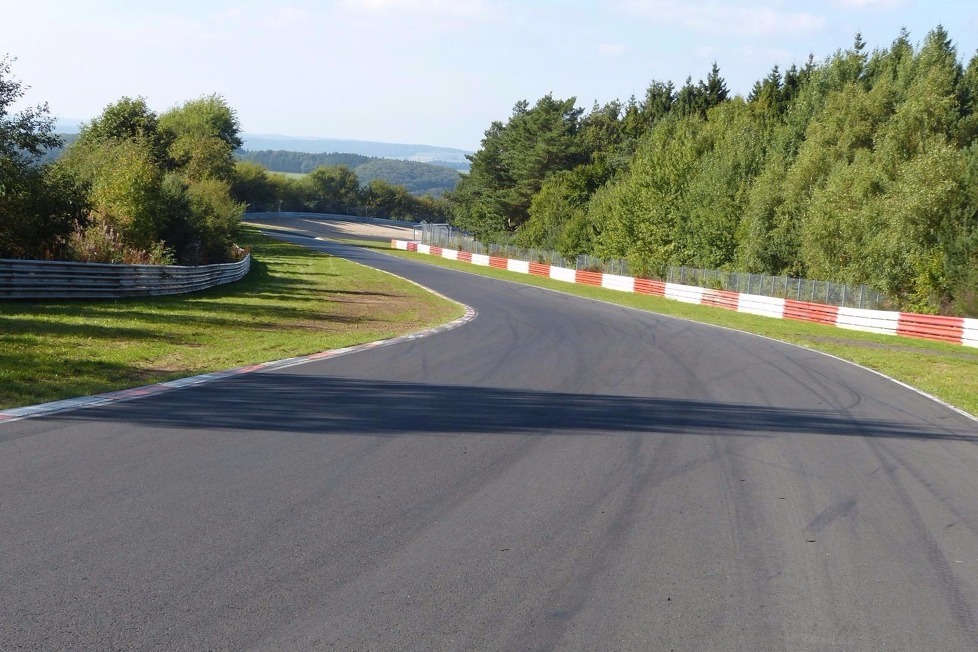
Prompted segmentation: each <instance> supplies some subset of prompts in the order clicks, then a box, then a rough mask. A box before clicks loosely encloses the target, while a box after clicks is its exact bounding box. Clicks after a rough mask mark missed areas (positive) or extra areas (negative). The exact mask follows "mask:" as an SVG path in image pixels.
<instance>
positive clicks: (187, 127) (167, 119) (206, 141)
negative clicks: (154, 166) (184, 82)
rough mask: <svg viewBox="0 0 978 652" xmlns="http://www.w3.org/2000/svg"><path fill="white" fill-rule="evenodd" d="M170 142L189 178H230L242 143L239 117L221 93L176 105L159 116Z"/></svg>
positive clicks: (170, 149)
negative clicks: (235, 155) (236, 151)
mask: <svg viewBox="0 0 978 652" xmlns="http://www.w3.org/2000/svg"><path fill="white" fill-rule="evenodd" d="M158 124H159V130H160V132H161V133H163V134H165V137H166V140H167V141H168V142H169V147H168V154H169V156H170V158H171V159H172V161H173V164H174V165H175V166H176V167H177V168H181V169H182V170H183V172H184V174H185V176H187V177H188V178H189V179H191V180H194V181H201V180H204V179H219V180H221V181H228V182H229V181H231V179H232V178H233V176H234V150H236V149H238V148H239V147H241V145H242V141H241V138H240V136H239V133H240V131H241V125H240V123H239V122H238V117H237V115H236V114H235V112H234V109H232V108H231V107H230V106H228V104H227V102H225V101H224V98H223V97H221V96H220V95H208V96H205V97H201V98H198V99H196V100H190V101H189V102H185V103H184V104H183V105H182V106H180V107H174V108H172V109H170V110H169V111H167V112H165V113H164V114H162V115H161V116H160V118H159V123H158Z"/></svg>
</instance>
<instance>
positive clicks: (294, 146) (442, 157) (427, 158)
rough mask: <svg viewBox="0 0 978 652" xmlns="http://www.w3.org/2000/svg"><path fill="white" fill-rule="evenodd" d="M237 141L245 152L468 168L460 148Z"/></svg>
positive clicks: (263, 138) (288, 139)
mask: <svg viewBox="0 0 978 652" xmlns="http://www.w3.org/2000/svg"><path fill="white" fill-rule="evenodd" d="M241 139H242V140H243V141H244V147H243V149H246V150H249V151H258V150H284V151H290V152H307V153H310V154H326V153H329V152H344V153H349V154H360V155H361V156H371V157H374V158H387V159H401V160H405V161H417V162H419V163H432V164H434V165H441V166H443V167H450V168H453V169H456V170H460V171H463V172H467V171H468V169H469V161H468V159H466V158H465V155H466V154H471V153H472V152H469V151H466V150H463V149H454V148H452V147H435V146H432V145H405V144H400V143H379V142H372V141H366V140H339V139H335V138H298V137H292V136H276V135H271V134H248V133H245V134H242V135H241Z"/></svg>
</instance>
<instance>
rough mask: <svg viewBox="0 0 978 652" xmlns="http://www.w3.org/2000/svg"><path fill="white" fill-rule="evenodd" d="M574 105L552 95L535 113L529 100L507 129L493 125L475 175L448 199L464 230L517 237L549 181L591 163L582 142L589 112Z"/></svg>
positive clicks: (474, 167)
mask: <svg viewBox="0 0 978 652" xmlns="http://www.w3.org/2000/svg"><path fill="white" fill-rule="evenodd" d="M574 103H575V99H574V98H570V99H568V100H558V99H554V97H553V96H552V95H546V96H544V97H543V98H541V99H540V100H538V101H537V103H536V104H535V105H534V106H533V107H532V108H531V107H530V106H529V103H528V102H526V101H525V100H523V101H520V102H517V103H516V105H515V106H514V108H513V114H512V116H511V117H510V119H509V121H508V122H507V123H506V124H505V125H503V124H502V123H500V122H494V123H493V124H492V126H490V128H489V129H488V130H487V131H486V133H485V138H483V140H482V148H481V149H480V150H479V151H478V152H476V153H475V154H474V155H472V156H471V157H469V160H470V161H471V162H472V169H471V172H470V173H469V174H468V175H465V176H463V177H462V180H461V181H460V182H459V185H458V187H457V189H456V190H455V191H454V192H452V193H449V194H448V195H447V198H448V199H449V201H451V203H452V204H453V206H454V210H455V215H456V221H457V223H458V224H459V225H460V226H462V227H463V228H466V229H470V230H472V231H474V232H476V233H479V234H481V235H484V236H491V235H492V234H498V233H501V232H509V233H512V232H514V231H515V230H516V229H517V228H519V226H520V225H521V224H523V223H524V222H526V220H527V219H529V210H530V203H531V201H532V199H533V196H534V195H535V194H536V193H537V192H539V190H540V188H541V186H542V185H543V183H544V181H546V179H547V178H548V177H550V176H551V175H552V174H555V173H557V172H559V171H561V170H569V169H572V168H573V167H575V166H576V165H579V164H581V163H585V162H586V161H587V156H586V154H585V152H584V149H583V147H582V143H581V142H580V139H579V138H578V131H579V129H580V119H581V115H582V113H583V109H579V108H575V106H574Z"/></svg>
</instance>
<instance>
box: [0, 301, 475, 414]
mask: <svg viewBox="0 0 978 652" xmlns="http://www.w3.org/2000/svg"><path fill="white" fill-rule="evenodd" d="M464 307H465V314H464V315H462V316H461V317H459V318H458V319H455V320H453V321H450V322H448V323H447V324H442V325H441V326H436V327H434V328H428V329H425V330H423V331H418V332H416V333H410V334H408V335H401V336H399V337H392V338H390V339H386V340H378V341H376V342H368V343H366V344H358V345H356V346H347V347H344V348H341V349H331V350H329V351H321V352H319V353H312V354H310V355H303V356H299V357H295V358H285V359H284V360H273V361H271V362H262V363H260V364H253V365H248V366H245V367H237V368H236V369H228V370H226V371H215V372H212V373H208V374H200V375H198V376H190V377H187V378H178V379H176V380H168V381H166V382H163V383H156V384H155V385H145V386H143V387H134V388H132V389H122V390H119V391H115V392H106V393H105V394H96V395H94V396H81V397H78V398H69V399H64V400H61V401H51V402H49V403H41V404H39V405H29V406H26V407H19V408H13V409H10V410H3V411H0V423H8V422H12V421H20V420H21V419H30V418H32V417H41V416H48V415H51V414H57V413H60V412H69V411H72V410H80V409H83V408H91V407H98V406H101V405H108V404H110V403H121V402H123V401H132V400H134V399H137V398H143V397H144V396H153V395H155V394H160V393H163V392H168V391H171V390H175V389H184V388H186V387H193V386H196V385H203V384H204V383H211V382H214V381H216V380H222V379H224V378H231V377H234V376H241V375H243V374H249V373H252V372H255V371H262V370H267V369H284V368H285V367H294V366H296V365H300V364H306V363H307V362H314V361H316V360H328V359H329V358H338V357H339V356H341V355H347V354H349V353H357V352H359V351H367V350H370V349H377V348H380V347H382V346H390V345H392V344H400V343H402V342H410V341H413V340H418V339H421V338H423V337H428V336H430V335H436V334H438V333H443V332H445V331H449V330H452V329H453V328H458V327H459V326H462V325H464V324H467V323H469V322H470V321H472V320H473V319H475V317H476V312H475V310H473V309H472V308H470V307H468V306H464Z"/></svg>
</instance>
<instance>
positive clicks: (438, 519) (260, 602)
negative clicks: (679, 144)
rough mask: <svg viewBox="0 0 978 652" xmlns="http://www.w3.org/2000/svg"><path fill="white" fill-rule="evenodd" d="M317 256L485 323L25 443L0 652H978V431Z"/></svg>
mask: <svg viewBox="0 0 978 652" xmlns="http://www.w3.org/2000/svg"><path fill="white" fill-rule="evenodd" d="M290 224H291V226H292V227H293V228H295V229H296V230H305V231H311V232H315V229H316V227H315V225H314V224H311V223H309V222H306V221H301V222H300V221H296V222H295V223H290ZM292 239H293V240H295V241H297V242H303V243H306V244H308V245H310V246H315V247H317V248H320V249H323V250H328V251H332V252H334V253H338V254H341V255H345V256H349V257H350V258H353V259H355V260H358V261H360V262H364V263H366V264H369V265H374V266H377V267H380V268H382V269H386V270H389V271H392V272H394V273H396V274H399V275H401V276H404V277H406V278H409V279H412V280H415V281H417V282H419V283H421V284H423V285H425V286H428V287H430V288H432V289H434V290H436V291H438V292H441V293H443V294H445V295H447V296H449V297H452V298H454V299H456V300H458V301H460V302H464V303H465V304H467V305H469V306H471V307H473V308H474V309H475V310H476V311H477V313H478V315H477V317H476V319H475V320H474V321H472V322H471V323H469V324H467V325H465V326H462V327H460V328H457V329H455V330H452V331H449V332H446V333H442V334H439V335H435V336H432V337H427V338H423V339H419V340H415V341H412V342H407V343H402V344H397V345H392V346H387V347H382V348H377V349H372V350H369V351H365V352H360V353H355V354H351V355H347V356H343V357H339V358H334V359H330V360H325V361H321V362H315V363H309V364H305V365H301V366H297V367H291V368H287V369H281V370H278V371H271V372H261V373H253V374H248V375H244V376H238V377H235V378H232V379H228V380H224V381H220V382H214V383H211V384H207V385H202V386H198V387H195V388H191V389H185V390H179V391H172V392H168V393H165V394H159V395H156V396H153V397H149V398H146V399H141V400H136V401H130V402H125V403H118V404H114V405H110V406H106V407H101V408H94V409H86V410H80V411H75V412H67V413H62V414H59V415H55V416H49V417H45V418H38V419H28V420H24V421H17V422H12V423H6V424H0V523H2V528H0V551H2V555H0V586H2V591H0V649H2V650H15V649H21V648H23V649H30V650H89V649H91V650H109V649H113V650H114V649H118V650H132V649H160V650H319V649H330V650H333V649H336V650H718V651H720V650H724V651H726V650H751V651H756V650H874V651H875V650H962V651H964V650H968V651H973V650H976V649H978V446H976V443H978V423H976V422H975V421H973V420H971V419H969V418H967V417H965V416H962V415H960V414H958V413H956V412H954V411H952V410H950V409H948V408H945V407H943V406H941V405H939V404H938V403H936V402H934V401H931V400H929V399H927V398H926V397H923V396H920V395H918V394H916V393H914V392H913V391H911V390H908V389H906V388H904V387H901V386H899V385H897V384H896V383H893V382H890V381H888V380H886V379H883V378H881V377H879V376H877V375H875V374H872V373H870V372H868V371H865V370H863V369H860V368H857V367H854V366H851V365H847V364H844V363H842V362H840V361H837V360H834V359H832V358H829V357H826V356H822V355H819V354H816V353H813V352H810V351H806V350H804V349H800V348H795V347H791V346H786V345H782V344H778V343H775V342H772V341H768V340H765V339H762V338H758V337H753V336H749V335H745V334H741V333H737V332H733V331H727V330H722V329H717V328H713V327H709V326H702V325H697V324H693V323H689V322H685V321H680V320H676V319H671V318H666V317H662V316H658V315H655V314H647V313H642V312H639V311H635V310H629V309H625V308H620V307H616V306H612V305H608V304H603V303H598V302H592V301H588V300H584V299H579V298H576V297H572V296H569V295H564V294H560V293H555V292H548V291H544V290H540V289H537V288H533V287H529V286H522V285H517V284H513V283H507V282H503V281H498V280H493V279H487V278H483V277H478V276H475V275H471V274H465V273H459V272H453V271H448V270H444V269H441V268H437V267H433V266H428V265H424V264H419V263H414V262H410V261H406V260H402V259H398V258H395V257H391V256H387V255H385V254H383V253H380V252H376V251H370V250H361V249H354V248H351V247H343V246H340V245H336V244H329V243H324V242H318V241H315V240H311V239H308V238H292Z"/></svg>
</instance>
